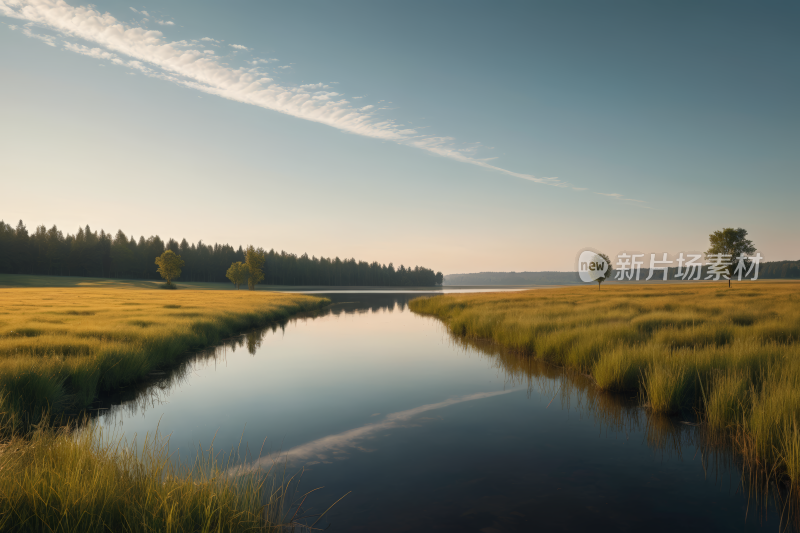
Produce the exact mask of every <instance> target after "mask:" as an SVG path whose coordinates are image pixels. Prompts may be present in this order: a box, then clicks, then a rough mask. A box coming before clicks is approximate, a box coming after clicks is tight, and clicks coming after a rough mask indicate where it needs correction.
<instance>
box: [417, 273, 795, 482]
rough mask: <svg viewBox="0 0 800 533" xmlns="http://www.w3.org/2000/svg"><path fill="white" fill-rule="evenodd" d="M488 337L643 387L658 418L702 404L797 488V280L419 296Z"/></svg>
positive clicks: (609, 382) (619, 387) (701, 409)
mask: <svg viewBox="0 0 800 533" xmlns="http://www.w3.org/2000/svg"><path fill="white" fill-rule="evenodd" d="M409 307H410V308H411V310H412V311H414V312H417V313H420V314H425V315H431V316H435V317H438V318H440V319H441V320H442V321H443V322H444V323H445V325H446V327H447V328H448V329H449V331H450V332H451V333H452V334H453V335H455V336H456V337H459V338H467V339H484V340H488V341H490V342H492V343H494V344H496V345H499V346H503V347H505V348H507V349H510V350H511V351H513V352H516V353H519V354H524V355H527V356H530V357H532V358H535V359H536V360H540V361H544V362H547V363H551V364H553V365H558V366H561V367H565V368H568V369H570V370H572V371H574V372H579V373H582V374H585V375H587V376H589V377H591V379H592V380H593V381H594V382H595V383H596V385H597V387H599V388H600V389H603V390H606V391H620V392H621V391H637V392H638V394H639V398H640V401H641V403H642V405H644V406H645V407H646V408H647V409H648V410H649V411H650V412H651V413H652V414H653V415H654V416H660V415H672V414H681V413H682V414H684V415H687V414H688V415H689V416H691V415H694V414H696V415H697V417H698V418H699V420H700V422H701V423H702V425H703V426H704V428H705V429H708V430H709V431H710V432H714V433H715V434H716V435H719V436H722V437H724V438H725V439H726V440H727V441H728V442H729V443H731V444H733V445H734V446H735V448H736V450H737V453H740V454H741V455H742V456H743V457H744V458H745V460H746V462H747V464H748V465H749V466H752V467H754V468H756V469H759V470H760V471H763V472H767V473H769V474H770V475H774V476H776V477H777V478H780V479H782V480H783V481H786V482H788V483H790V484H791V486H792V490H794V491H795V493H796V494H797V493H798V492H797V489H798V488H800V424H799V422H800V420H798V415H800V283H797V282H741V283H734V286H733V288H731V289H728V287H727V284H725V285H723V284H721V283H717V284H713V283H701V284H689V283H683V284H669V285H658V284H647V285H627V284H612V285H607V286H604V287H603V288H602V290H600V291H598V290H597V287H595V286H582V287H565V288H554V289H539V290H534V291H525V292H516V293H482V294H452V295H442V296H435V297H431V298H419V299H415V300H412V301H411V302H410V304H409Z"/></svg>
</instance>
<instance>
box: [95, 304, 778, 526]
mask: <svg viewBox="0 0 800 533" xmlns="http://www.w3.org/2000/svg"><path fill="white" fill-rule="evenodd" d="M412 296H413V295H410V294H375V293H373V294H357V293H344V294H331V295H330V297H331V299H332V300H333V301H334V305H332V306H330V307H329V308H328V309H326V310H325V311H324V312H322V313H319V314H318V315H316V316H307V317H302V318H298V319H295V320H291V321H289V322H288V323H286V324H284V325H282V326H276V327H273V328H267V329H265V330H260V331H254V332H250V333H247V334H245V335H241V336H238V337H236V338H233V339H229V340H228V341H226V343H225V344H224V345H223V346H221V347H218V348H216V349H212V350H206V351H204V352H202V353H200V354H198V355H197V356H196V357H195V358H193V359H191V360H189V361H187V362H186V363H185V364H184V365H183V366H182V367H181V368H179V369H178V370H176V371H175V372H172V373H169V374H165V375H164V376H163V377H161V379H159V381H157V382H156V383H153V384H150V385H148V386H142V387H138V388H132V389H130V390H127V391H124V392H123V393H122V394H120V395H118V396H117V397H116V398H108V399H107V400H106V403H105V404H104V405H103V406H104V407H109V410H108V411H102V413H104V414H102V415H101V417H100V418H101V421H102V423H103V424H104V425H106V426H114V427H116V428H118V429H121V430H122V431H124V433H125V435H126V436H128V437H129V436H132V435H133V434H138V435H140V436H142V435H144V434H145V433H147V432H150V433H152V432H153V431H154V429H155V428H156V426H157V425H159V424H160V426H159V427H160V431H161V432H162V433H169V434H171V437H170V438H171V446H172V449H173V450H175V448H180V455H181V457H182V458H184V459H185V458H187V457H189V456H191V455H192V454H193V453H194V452H193V451H194V450H196V449H197V446H198V444H202V445H204V446H208V444H209V443H210V442H211V440H212V438H213V439H215V440H214V448H215V450H229V449H231V448H235V447H237V446H238V445H239V443H240V441H241V442H242V443H243V444H244V445H246V446H247V447H248V448H249V450H250V451H251V452H252V454H253V455H255V456H259V455H260V457H261V459H260V461H259V460H255V459H257V457H254V458H253V459H254V460H251V461H249V462H248V463H247V464H246V466H245V465H242V466H243V467H244V468H248V469H249V468H252V467H254V466H269V465H271V464H272V463H273V461H274V460H276V459H278V460H287V461H288V463H289V467H290V470H292V469H294V470H296V469H299V468H301V467H303V468H304V474H303V480H302V485H303V487H304V488H305V489H310V488H315V487H318V486H324V487H325V488H324V489H323V490H322V491H319V492H318V493H315V494H316V495H318V496H317V500H316V501H315V502H312V503H311V505H312V506H314V507H317V508H319V510H323V509H324V507H326V506H327V505H326V504H329V503H331V502H333V501H335V500H336V499H337V498H339V497H340V496H341V495H343V494H345V493H347V492H350V491H352V492H351V493H350V494H349V495H348V496H347V498H345V499H344V500H343V501H342V502H341V503H339V504H338V505H337V506H336V507H335V508H334V510H333V511H332V513H330V522H331V524H330V525H331V530H332V531H365V532H366V531H411V530H413V531H453V532H456V531H483V532H491V531H530V530H532V529H536V530H542V531H575V530H583V529H592V530H614V531H634V530H636V531H638V530H642V529H645V530H648V531H675V530H676V529H682V530H689V531H708V530H715V529H734V530H738V531H760V530H762V529H767V528H768V529H770V530H775V529H777V528H778V525H779V523H780V518H779V516H778V513H777V512H776V510H775V509H774V506H772V505H770V506H768V507H767V508H764V507H763V506H759V505H757V504H754V503H753V502H752V501H751V502H750V505H749V507H748V495H747V494H746V493H745V491H744V490H743V489H742V487H741V483H740V474H739V471H738V470H737V468H736V466H735V465H734V464H732V462H731V458H730V457H729V456H728V455H727V454H726V453H724V451H723V452H720V451H719V450H716V449H714V448H713V447H710V446H707V445H704V444H703V442H702V439H701V438H700V436H699V435H698V430H697V429H696V428H695V427H693V426H690V425H687V424H681V423H680V422H681V421H680V420H675V419H666V418H658V417H648V416H647V415H646V414H645V413H644V411H643V410H642V409H641V408H639V407H638V406H637V402H636V401H635V399H634V398H626V397H620V396H619V395H608V394H604V393H602V392H600V391H598V390H597V389H595V388H594V387H593V386H592V384H591V383H590V382H589V380H587V379H585V378H582V377H581V376H565V375H564V373H563V372H562V371H561V370H559V369H557V368H554V367H550V366H547V365H543V364H540V363H537V362H536V361H533V360H531V359H530V358H527V357H520V356H517V355H514V354H511V353H508V352H504V351H503V350H499V349H497V347H494V346H491V345H485V344H480V343H470V342H464V341H461V340H458V339H454V338H452V337H451V336H450V335H449V334H448V333H447V332H446V330H445V329H444V328H443V326H442V325H441V323H440V322H438V321H436V320H434V319H431V318H427V317H421V316H417V315H414V314H413V313H411V312H410V311H409V310H408V309H407V307H406V302H407V301H408V299H410V297H412ZM215 435H216V437H215Z"/></svg>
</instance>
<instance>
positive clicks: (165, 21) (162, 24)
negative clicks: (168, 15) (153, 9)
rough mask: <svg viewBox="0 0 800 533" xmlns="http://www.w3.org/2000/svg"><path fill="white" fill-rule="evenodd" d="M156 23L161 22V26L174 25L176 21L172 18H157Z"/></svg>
mask: <svg viewBox="0 0 800 533" xmlns="http://www.w3.org/2000/svg"><path fill="white" fill-rule="evenodd" d="M156 24H159V25H161V26H174V25H175V23H174V22H172V21H171V20H156Z"/></svg>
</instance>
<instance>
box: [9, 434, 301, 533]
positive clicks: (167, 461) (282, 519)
mask: <svg viewBox="0 0 800 533" xmlns="http://www.w3.org/2000/svg"><path fill="white" fill-rule="evenodd" d="M168 444H169V442H168V440H166V439H163V438H159V437H158V436H154V437H152V438H147V439H146V441H145V443H144V446H142V447H141V448H139V447H138V446H137V445H136V443H135V442H127V441H125V440H122V439H119V440H114V439H113V438H111V437H109V436H108V435H107V434H104V433H103V432H102V430H101V429H100V428H98V427H97V426H95V425H92V424H90V425H89V426H88V427H87V428H84V429H83V430H80V431H78V432H73V431H67V430H54V429H52V428H45V429H38V430H35V431H34V432H32V433H31V434H30V435H28V438H26V439H21V438H12V439H11V440H9V441H6V442H5V443H3V444H2V446H0V530H2V531H17V532H27V531H30V532H39V531H49V532H58V533H73V532H74V533H85V532H86V533H90V532H97V533H101V532H102V533H107V532H109V531H113V532H121V533H122V532H148V533H149V532H209V533H210V532H231V533H233V532H245V531H248V532H272V531H296V530H300V531H304V530H306V529H307V527H306V523H305V520H306V519H307V518H308V517H304V516H302V514H303V511H302V510H300V511H299V512H298V509H297V506H298V505H299V504H300V503H302V499H303V495H301V494H299V493H298V492H297V483H296V482H294V481H296V480H292V479H288V480H287V479H284V477H283V474H282V472H249V473H245V474H243V475H241V476H237V477H233V476H229V475H227V474H226V473H225V471H226V469H227V467H228V466H230V464H231V463H233V462H234V461H235V460H236V459H237V456H236V454H234V453H231V454H229V455H227V456H222V457H220V456H219V455H215V454H214V451H213V448H212V449H211V450H209V451H208V452H207V453H201V454H199V455H198V458H197V460H196V461H195V462H194V464H193V465H192V466H190V467H180V466H176V465H177V463H176V462H174V461H172V460H171V458H170V457H169V446H168ZM276 470H280V468H279V467H278V468H277V469H276Z"/></svg>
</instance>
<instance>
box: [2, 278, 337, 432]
mask: <svg viewBox="0 0 800 533" xmlns="http://www.w3.org/2000/svg"><path fill="white" fill-rule="evenodd" d="M326 303H328V301H327V300H325V299H321V298H315V297H311V296H303V295H298V294H279V293H263V292H245V291H240V292H235V291H225V292H223V291H187V290H184V291H169V292H166V291H158V290H125V289H119V288H114V289H103V288H61V289H58V288H47V289H41V288H40V289H29V288H19V289H0V391H2V394H3V395H2V396H0V398H2V399H1V400H0V413H2V414H3V415H4V417H5V420H7V424H5V425H4V428H3V429H5V430H7V431H8V430H11V431H17V432H20V431H21V432H23V433H24V432H25V431H27V428H29V427H30V426H31V425H33V424H37V423H38V422H39V421H40V420H41V417H42V413H44V412H51V413H54V414H57V413H71V412H77V411H79V410H80V409H81V408H83V407H85V406H86V405H87V404H89V403H90V402H91V401H93V399H94V398H95V397H96V396H97V394H98V393H99V392H102V391H108V390H113V389H115V388H117V387H120V386H122V385H125V384H127V383H131V382H135V381H138V380H141V379H143V378H145V377H147V376H148V374H149V373H151V372H153V371H155V370H157V369H161V368H164V367H168V366H170V365H173V364H175V362H176V361H177V360H179V359H180V358H181V356H182V355H183V354H185V353H186V352H189V351H192V350H196V349H198V348H201V347H203V346H207V345H210V344H216V343H218V342H220V341H221V340H222V339H224V338H226V337H229V336H231V335H233V334H235V333H237V332H240V331H242V330H245V329H248V328H253V327H257V326H263V325H265V324H267V323H269V322H272V321H275V320H281V319H285V318H288V317H289V316H290V315H292V314H295V313H298V312H301V311H307V310H312V309H317V308H319V307H321V306H323V305H325V304H326Z"/></svg>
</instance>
